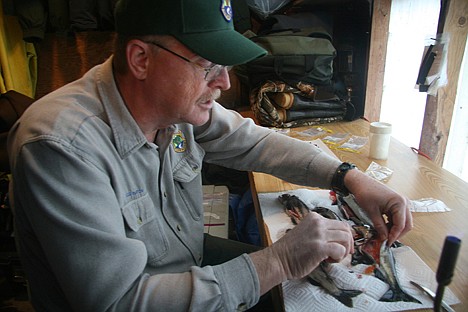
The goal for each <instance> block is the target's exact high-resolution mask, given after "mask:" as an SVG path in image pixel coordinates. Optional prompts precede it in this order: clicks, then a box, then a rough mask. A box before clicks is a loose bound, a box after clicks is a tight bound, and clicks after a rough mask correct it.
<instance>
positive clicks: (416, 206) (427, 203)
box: [410, 198, 452, 212]
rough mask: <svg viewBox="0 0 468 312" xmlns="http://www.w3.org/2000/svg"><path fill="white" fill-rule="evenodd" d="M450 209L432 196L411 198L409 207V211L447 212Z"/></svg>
mask: <svg viewBox="0 0 468 312" xmlns="http://www.w3.org/2000/svg"><path fill="white" fill-rule="evenodd" d="M451 210H452V209H450V208H449V207H447V205H446V204H445V203H444V202H443V201H441V200H438V199H434V198H421V199H418V200H412V201H411V207H410V211H411V212H447V211H451Z"/></svg>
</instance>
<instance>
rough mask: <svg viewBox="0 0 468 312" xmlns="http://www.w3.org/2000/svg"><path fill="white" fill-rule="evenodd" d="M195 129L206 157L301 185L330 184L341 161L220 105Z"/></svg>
mask: <svg viewBox="0 0 468 312" xmlns="http://www.w3.org/2000/svg"><path fill="white" fill-rule="evenodd" d="M196 131H197V137H196V138H197V141H198V142H199V143H200V145H201V146H202V147H203V148H204V149H205V150H206V152H207V153H206V155H205V161H207V162H212V163H216V164H219V165H223V166H225V167H230V168H234V169H237V170H245V171H257V172H264V173H268V174H271V175H274V176H277V177H279V178H281V179H284V180H286V181H289V182H291V183H295V184H299V185H307V186H314V187H321V188H325V189H326V188H329V187H330V185H331V180H332V178H333V174H334V173H335V171H336V168H337V167H338V166H339V165H340V164H341V161H339V160H338V159H336V158H333V157H331V156H330V155H328V154H327V153H326V152H323V151H322V150H320V149H319V148H317V147H316V146H314V145H312V144H309V143H307V142H303V141H301V140H298V139H294V138H291V137H288V136H285V135H283V134H279V133H276V132H275V131H273V130H271V129H268V128H265V127H261V126H257V125H255V123H254V122H253V121H252V119H249V118H243V117H242V116H240V115H239V114H238V113H237V112H235V111H231V110H227V109H225V108H223V107H222V106H221V105H215V106H214V108H213V111H212V116H211V119H210V121H209V122H208V123H207V124H206V125H204V126H202V127H199V128H198V129H196Z"/></svg>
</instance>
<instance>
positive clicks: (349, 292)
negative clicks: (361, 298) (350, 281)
mask: <svg viewBox="0 0 468 312" xmlns="http://www.w3.org/2000/svg"><path fill="white" fill-rule="evenodd" d="M330 265H331V264H330V263H328V262H325V261H322V262H321V263H320V265H319V266H318V267H316V268H315V269H314V270H313V271H312V273H310V274H309V275H308V276H307V279H308V281H309V282H310V283H311V284H313V285H315V286H320V287H322V288H323V289H325V291H326V292H327V293H329V294H330V295H332V296H333V297H334V298H335V299H337V300H338V301H339V302H341V303H342V304H344V305H345V306H347V307H350V308H352V307H353V297H356V296H358V295H360V294H362V291H360V290H354V289H340V288H338V286H336V284H335V281H334V280H333V278H332V277H331V276H330V275H329V274H328V272H329V270H330Z"/></svg>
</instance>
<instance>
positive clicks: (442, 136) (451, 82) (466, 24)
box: [419, 0, 468, 166]
mask: <svg viewBox="0 0 468 312" xmlns="http://www.w3.org/2000/svg"><path fill="white" fill-rule="evenodd" d="M446 2H447V4H448V11H447V14H446V16H445V17H444V16H441V18H440V20H439V21H440V22H441V24H442V25H439V28H438V29H439V30H440V31H441V30H442V29H443V33H444V36H446V37H447V38H448V43H447V59H446V62H447V80H448V81H447V85H446V86H444V87H441V88H439V89H438V91H437V95H436V96H431V95H428V97H427V101H426V111H425V114H424V121H423V128H422V133H421V141H420V144H419V149H420V150H421V151H422V152H424V153H425V154H427V155H428V156H429V157H431V158H432V160H433V161H434V162H435V163H437V164H438V165H440V166H442V164H443V162H444V155H445V149H446V147H447V140H448V136H449V132H450V125H451V122H452V115H453V110H454V104H455V99H456V96H457V87H458V80H459V76H460V68H461V63H462V60H463V54H464V52H465V46H466V40H467V35H468V20H467V19H468V1H466V0H447V1H446Z"/></svg>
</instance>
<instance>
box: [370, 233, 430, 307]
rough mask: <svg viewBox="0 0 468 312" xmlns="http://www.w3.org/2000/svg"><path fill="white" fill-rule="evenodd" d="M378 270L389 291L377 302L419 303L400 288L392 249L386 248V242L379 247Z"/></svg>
mask: <svg viewBox="0 0 468 312" xmlns="http://www.w3.org/2000/svg"><path fill="white" fill-rule="evenodd" d="M378 269H379V272H381V273H382V274H383V275H384V277H385V281H386V283H388V285H389V286H390V289H389V290H388V291H387V292H386V293H385V294H384V295H383V296H382V298H380V300H379V301H386V302H394V301H405V302H416V303H421V301H419V300H418V299H416V298H414V297H413V296H411V295H408V294H407V293H405V292H404V291H403V289H402V288H401V287H400V283H399V282H398V276H397V275H396V269H395V258H394V256H393V252H392V249H391V248H390V247H389V246H387V241H384V242H382V245H381V247H380V264H379V267H378Z"/></svg>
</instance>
